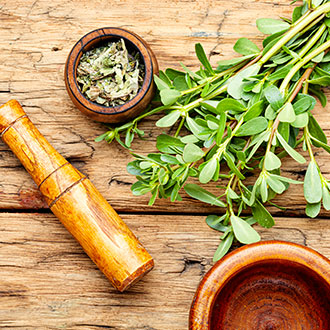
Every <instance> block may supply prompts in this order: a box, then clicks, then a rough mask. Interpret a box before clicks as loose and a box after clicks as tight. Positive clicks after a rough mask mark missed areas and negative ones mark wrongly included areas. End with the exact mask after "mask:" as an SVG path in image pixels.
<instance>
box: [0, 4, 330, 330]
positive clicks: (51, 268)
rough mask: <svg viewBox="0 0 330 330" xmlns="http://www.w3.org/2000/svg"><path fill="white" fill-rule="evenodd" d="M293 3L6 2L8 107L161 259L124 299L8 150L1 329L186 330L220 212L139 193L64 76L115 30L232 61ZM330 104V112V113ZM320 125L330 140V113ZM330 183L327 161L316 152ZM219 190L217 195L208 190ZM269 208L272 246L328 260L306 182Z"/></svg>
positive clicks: (288, 164) (323, 227)
mask: <svg viewBox="0 0 330 330" xmlns="http://www.w3.org/2000/svg"><path fill="white" fill-rule="evenodd" d="M291 11H292V7H290V6H289V5H288V1H286V0H278V1H259V0H256V1H252V0H249V1H241V0H233V1H224V0H217V1H215V0H212V1H211V0H200V1H194V0H181V1H180V0H165V1H153V0H140V1H134V0H125V1H119V0H117V1H105V0H95V1H88V0H72V1H64V0H52V1H48V0H16V1H13V0H0V18H1V25H0V36H1V37H0V73H1V75H0V102H1V103H4V102H6V101H7V100H9V99H10V98H16V99H18V100H19V101H20V102H21V103H22V105H23V106H24V108H25V110H26V112H27V113H28V114H29V116H30V117H31V119H32V121H33V122H34V123H35V124H36V126H37V127H38V128H39V129H40V131H41V132H42V133H43V134H44V135H45V136H46V137H47V138H48V139H49V140H50V141H51V142H52V144H53V145H54V147H55V148H57V149H58V151H60V152H61V153H62V154H63V155H64V156H65V157H67V158H68V159H69V160H70V161H71V162H72V163H73V164H74V165H75V166H76V167H78V169H79V170H81V171H82V172H83V173H85V174H87V175H88V176H89V178H90V179H91V180H92V181H93V182H94V183H95V185H96V187H97V188H98V189H99V190H100V191H101V192H102V193H103V194H104V196H105V197H106V198H107V200H108V201H109V202H110V203H111V204H112V205H113V207H114V208H115V209H116V210H117V211H118V212H119V213H120V214H121V216H122V217H123V219H124V220H125V221H126V222H127V223H128V225H129V226H130V227H131V228H132V229H133V231H134V232H135V233H136V234H137V235H138V236H139V238H140V240H141V241H142V242H143V244H144V245H145V246H146V247H147V248H148V250H149V251H150V252H151V254H152V255H153V256H154V258H155V262H156V266H155V269H154V270H153V271H152V272H151V273H150V274H148V275H147V276H146V277H145V278H144V279H143V280H142V281H141V282H139V283H138V284H137V285H135V286H134V287H133V288H132V289H131V290H129V291H128V292H126V293H124V294H120V293H118V292H116V291H115V290H114V289H113V288H112V287H111V285H110V283H109V282H108V280H107V279H106V278H105V277H104V276H103V275H102V274H101V272H100V271H99V270H98V269H97V268H96V266H95V265H94V264H93V263H92V262H91V261H90V259H89V258H88V257H87V256H86V255H85V254H84V252H83V251H82V249H81V248H80V246H79V245H78V244H77V243H76V242H75V241H74V240H73V239H72V238H71V236H70V235H69V234H68V233H67V232H66V230H65V229H64V228H63V227H62V225H61V224H60V223H59V222H58V220H57V219H56V218H55V217H54V216H53V215H52V214H51V213H50V211H49V210H48V208H47V206H46V204H45V203H44V202H43V200H42V198H41V195H40V193H39V192H38V190H37V188H36V186H35V184H34V183H33V182H32V180H31V179H30V177H29V175H28V174H27V173H26V172H25V170H24V169H23V168H22V166H21V165H20V163H19V162H18V160H17V159H16V158H15V157H14V155H13V154H12V153H11V151H9V149H8V147H7V146H6V145H4V144H3V143H0V160H1V162H0V208H1V212H0V328H1V329H24V330H28V329H116V330H124V329H125V330H127V329H130V330H184V329H187V319H188V312H189V307H190V303H191V300H192V298H193V295H194V292H195V290H196V287H197V285H198V283H199V281H200V280H201V278H202V276H203V275H204V274H205V272H206V271H207V270H208V269H209V268H210V267H211V266H212V256H213V253H214V251H215V249H216V247H217V245H218V243H219V233H217V232H215V231H212V230H211V229H209V228H208V227H207V225H206V224H205V221H204V219H205V215H206V214H209V213H215V212H218V210H217V209H215V208H212V207H209V206H206V205H203V204H201V203H199V202H196V201H194V200H192V199H190V198H189V197H187V196H184V199H183V201H182V202H179V203H175V204H171V203H170V202H169V201H164V200H162V201H158V202H157V203H156V204H155V206H153V207H148V206H147V200H148V197H147V196H143V197H134V196H133V195H132V194H131V192H130V186H131V184H132V183H133V182H134V177H133V176H131V175H129V174H128V173H127V172H126V169H125V167H126V164H127V161H128V160H129V159H130V158H131V156H130V155H129V153H128V152H127V151H125V150H123V149H122V148H120V147H119V146H118V145H117V144H112V145H110V146H109V145H107V144H106V143H95V142H94V138H95V137H96V136H98V135H99V134H101V133H102V132H104V130H105V128H104V126H103V125H102V124H99V123H96V122H93V121H91V120H89V119H88V118H86V117H85V116H83V115H82V114H81V113H80V112H79V111H77V109H75V107H74V106H73V104H72V103H71V101H70V99H69V97H68V95H67V93H66V91H65V86H64V81H63V69H64V63H65V60H66V56H67V54H68V52H69V51H70V49H71V47H72V46H73V44H74V43H75V42H76V41H77V40H78V39H79V38H80V37H81V36H82V35H84V34H85V33H87V32H88V31H90V30H93V29H96V28H99V27H104V26H117V27H123V28H127V29H131V30H133V31H135V32H136V33H138V34H139V35H141V36H142V37H144V38H145V39H146V40H147V42H149V43H150V45H151V47H152V49H153V50H154V52H155V54H156V56H157V58H158V61H159V64H160V67H161V68H163V69H164V68H166V67H168V66H170V67H175V68H179V65H178V63H179V62H180V61H182V62H184V63H185V64H186V65H187V66H188V67H190V68H192V69H196V68H197V65H198V63H197V60H196V58H195V56H194V44H195V43H196V42H201V43H203V45H204V47H205V49H206V52H207V54H208V55H209V57H210V60H211V62H212V63H213V64H216V62H217V61H218V60H219V59H223V58H226V57H228V56H232V55H233V50H232V46H233V44H234V41H235V40H236V39H237V38H239V37H241V36H245V37H249V38H251V39H252V40H254V41H256V42H257V43H258V44H260V43H261V40H262V38H261V36H260V34H259V32H258V31H257V29H256V27H255V19H256V18H259V17H265V16H266V17H267V16H268V17H276V16H290V13H291ZM328 108H329V107H328ZM315 114H316V117H317V118H318V119H319V121H320V124H321V126H322V127H323V128H324V129H325V131H326V133H327V135H329V134H330V133H329V128H330V126H329V124H328V123H329V122H330V114H329V112H328V110H327V109H323V108H321V107H320V106H318V107H317V108H316V109H315ZM154 121H155V119H154V118H153V119H152V120H147V121H145V122H144V123H143V124H142V125H141V128H142V129H145V130H146V132H148V133H147V135H148V140H147V142H140V141H138V142H136V143H135V145H134V148H135V150H137V151H138V152H140V153H148V152H151V151H154V150H155V137H156V136H157V134H159V131H157V130H156V129H155V128H154ZM317 157H318V160H319V163H320V165H321V167H322V171H323V173H324V174H325V175H327V177H328V178H329V177H330V176H329V171H330V165H329V159H330V158H329V155H328V154H326V153H325V152H324V151H322V150H320V151H319V152H318V153H317ZM284 165H285V166H284V167H285V171H284V174H285V175H288V176H291V177H293V178H295V179H298V180H299V179H301V178H302V175H303V174H304V172H305V170H306V165H302V166H300V165H297V163H295V162H294V161H292V160H290V159H286V160H285V161H284ZM210 189H211V190H212V189H213V190H214V187H213V188H210ZM275 202H276V203H278V204H279V205H282V206H285V207H287V211H286V212H284V213H283V212H281V211H280V212H279V210H278V209H275V208H273V207H270V210H271V211H272V213H273V214H274V215H275V218H276V226H275V227H274V228H272V229H270V230H265V229H262V228H260V227H257V229H258V230H259V232H260V233H261V235H262V238H263V239H282V240H287V241H293V242H297V243H300V244H303V245H307V246H309V247H312V248H314V249H316V250H317V251H319V252H321V253H323V254H324V255H326V256H327V257H330V224H329V222H328V220H327V217H328V215H329V213H326V212H325V211H322V213H321V215H320V217H319V218H318V219H316V220H315V219H314V220H311V219H307V218H306V217H305V216H304V204H305V202H304V200H303V197H302V186H293V187H291V188H290V189H289V191H287V192H286V193H285V194H284V195H283V196H280V197H278V198H277V199H276V200H275Z"/></svg>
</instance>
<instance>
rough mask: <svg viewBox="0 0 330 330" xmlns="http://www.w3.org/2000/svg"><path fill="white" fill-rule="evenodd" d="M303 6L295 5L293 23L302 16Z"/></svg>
mask: <svg viewBox="0 0 330 330" xmlns="http://www.w3.org/2000/svg"><path fill="white" fill-rule="evenodd" d="M301 10H302V6H300V7H295V8H294V9H293V12H292V23H294V22H296V21H297V20H298V19H299V18H300V17H301V16H302V14H301Z"/></svg>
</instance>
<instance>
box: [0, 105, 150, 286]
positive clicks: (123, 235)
mask: <svg viewBox="0 0 330 330" xmlns="http://www.w3.org/2000/svg"><path fill="white" fill-rule="evenodd" d="M0 127H3V128H4V129H3V131H2V139H3V141H5V142H6V144H7V145H8V146H9V147H10V148H11V149H12V150H13V152H14V154H15V155H16V156H17V158H18V159H19V160H20V161H21V163H22V164H23V165H24V167H25V169H26V170H27V171H28V172H29V174H30V175H31V176H32V178H33V180H34V181H35V183H36V184H37V185H38V187H39V188H40V191H41V193H42V194H43V195H44V196H45V197H46V198H45V199H46V202H47V204H48V205H49V207H50V209H51V210H52V212H53V213H54V214H55V215H56V216H57V217H58V219H59V220H60V221H61V222H62V223H63V225H64V226H65V228H66V229H67V230H68V231H69V232H70V233H71V234H72V235H73V237H74V238H75V239H76V240H77V241H78V242H79V243H80V245H81V246H82V248H83V249H84V250H85V252H86V253H87V254H88V255H89V257H90V258H91V259H92V260H93V261H94V262H95V264H96V265H97V266H98V267H99V268H100V270H101V271H102V272H103V273H104V274H105V275H106V276H107V277H108V279H109V280H110V282H111V283H112V284H113V285H114V286H115V288H117V289H118V290H119V291H124V290H126V289H127V288H129V287H130V286H131V285H132V284H133V283H135V282H137V281H138V280H139V279H141V278H142V276H143V275H144V274H146V273H148V272H149V271H150V270H151V269H152V268H153V265H154V262H153V259H152V257H151V256H150V255H149V253H148V252H147V251H146V250H145V248H144V247H143V246H142V245H141V243H140V242H139V241H138V240H137V238H136V237H135V236H134V234H133V233H132V232H131V231H130V230H129V228H128V227H127V226H126V224H125V223H124V222H123V221H122V220H121V218H120V217H119V216H118V214H117V213H116V211H115V210H114V209H113V208H112V207H111V206H110V205H109V204H108V202H107V201H106V200H105V198H104V197H103V196H102V195H101V194H100V193H99V192H98V191H97V189H96V188H95V186H94V185H93V184H92V183H91V182H90V180H88V179H87V178H86V177H85V176H84V175H82V174H81V173H80V172H79V171H78V170H76V169H75V168H74V167H73V166H72V165H71V164H69V163H68V162H67V160H66V159H65V158H63V156H61V155H60V154H59V153H58V152H57V151H56V150H55V149H54V148H53V147H52V146H51V145H50V143H49V142H48V141H47V140H46V139H45V138H44V137H43V136H42V135H41V133H40V132H39V131H38V130H37V129H36V127H35V126H34V125H33V124H32V122H31V121H30V119H29V118H28V117H27V116H26V114H25V112H24V110H23V109H22V107H21V106H20V104H19V103H18V102H17V101H15V100H11V101H9V102H7V103H6V104H4V105H3V106H2V107H0Z"/></svg>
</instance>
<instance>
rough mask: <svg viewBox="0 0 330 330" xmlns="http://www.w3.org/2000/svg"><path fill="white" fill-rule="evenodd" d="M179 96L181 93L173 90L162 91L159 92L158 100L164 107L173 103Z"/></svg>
mask: <svg viewBox="0 0 330 330" xmlns="http://www.w3.org/2000/svg"><path fill="white" fill-rule="evenodd" d="M180 96H181V93H180V92H179V91H177V90H175V89H162V90H161V91H160V99H161V101H162V103H163V104H164V105H171V104H173V103H175V102H176V101H177V100H178V99H179V98H180Z"/></svg>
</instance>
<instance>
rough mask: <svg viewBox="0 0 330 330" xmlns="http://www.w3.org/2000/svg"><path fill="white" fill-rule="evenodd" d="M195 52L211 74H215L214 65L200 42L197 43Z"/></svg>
mask: <svg viewBox="0 0 330 330" xmlns="http://www.w3.org/2000/svg"><path fill="white" fill-rule="evenodd" d="M195 52H196V55H197V58H198V59H199V61H200V62H201V63H202V65H203V66H204V68H205V69H206V70H207V71H208V72H209V73H211V74H214V71H213V69H212V66H211V64H210V62H209V60H208V59H207V56H206V54H205V51H204V48H203V46H202V45H201V44H200V43H197V44H196V45H195Z"/></svg>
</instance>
